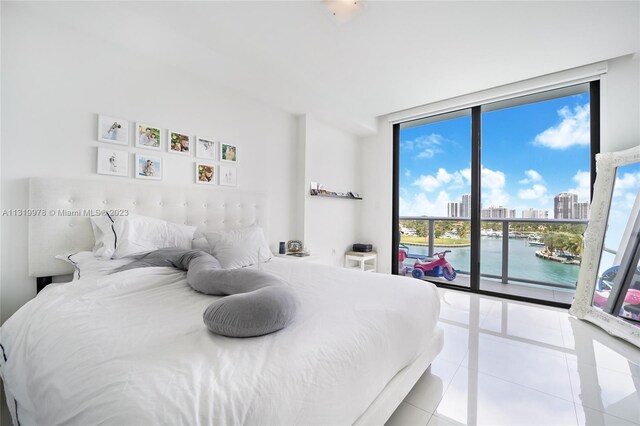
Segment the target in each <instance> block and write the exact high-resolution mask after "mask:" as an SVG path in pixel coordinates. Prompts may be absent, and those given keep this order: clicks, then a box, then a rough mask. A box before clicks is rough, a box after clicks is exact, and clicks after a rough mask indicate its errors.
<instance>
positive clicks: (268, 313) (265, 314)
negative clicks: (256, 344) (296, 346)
mask: <svg viewBox="0 0 640 426" xmlns="http://www.w3.org/2000/svg"><path fill="white" fill-rule="evenodd" d="M134 258H135V259H136V260H135V261H134V262H132V263H130V264H128V265H125V266H123V267H121V268H119V269H118V270H117V271H124V270H127V269H134V268H143V267H151V266H170V267H174V268H178V269H182V270H186V271H187V283H188V284H189V285H190V286H191V287H192V288H193V289H194V290H196V291H198V292H200V293H204V294H210V295H213V296H227V297H222V298H220V299H218V300H216V301H215V302H213V303H212V304H211V305H209V307H208V308H207V309H206V310H205V311H204V314H203V319H204V323H205V324H206V326H207V328H208V329H209V330H210V331H212V332H213V333H216V334H220V335H223V336H227V337H254V336H262V335H265V334H269V333H273V332H275V331H278V330H280V329H282V328H284V327H286V326H287V325H289V324H290V323H291V321H293V319H294V317H295V313H296V311H297V307H298V301H297V299H296V297H295V295H294V293H293V291H292V290H291V288H290V287H289V285H288V284H287V283H286V282H285V281H283V280H282V279H280V278H279V277H276V276H275V275H271V274H267V273H265V272H261V271H257V270H255V269H231V270H226V269H222V268H221V266H220V262H218V260H217V259H216V258H215V257H213V256H211V255H210V254H208V253H205V252H203V251H198V250H177V249H160V250H156V251H153V252H150V253H146V254H143V255H137V256H135V257H134Z"/></svg>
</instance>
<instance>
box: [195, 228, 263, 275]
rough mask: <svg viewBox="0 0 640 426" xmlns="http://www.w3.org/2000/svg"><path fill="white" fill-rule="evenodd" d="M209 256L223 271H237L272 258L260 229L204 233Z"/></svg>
mask: <svg viewBox="0 0 640 426" xmlns="http://www.w3.org/2000/svg"><path fill="white" fill-rule="evenodd" d="M204 236H205V238H206V239H207V241H208V242H209V246H210V249H211V255H212V256H213V257H215V258H216V259H218V261H219V262H220V265H222V267H223V268H225V269H237V268H242V267H245V266H251V265H256V264H258V263H260V262H266V261H268V260H269V259H271V258H272V257H273V254H272V253H271V250H269V245H268V244H267V242H266V241H265V238H264V232H262V228H260V227H257V226H251V227H249V228H243V229H236V230H232V231H220V232H205V234H204Z"/></svg>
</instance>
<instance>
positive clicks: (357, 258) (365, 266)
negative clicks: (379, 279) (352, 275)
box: [344, 251, 378, 272]
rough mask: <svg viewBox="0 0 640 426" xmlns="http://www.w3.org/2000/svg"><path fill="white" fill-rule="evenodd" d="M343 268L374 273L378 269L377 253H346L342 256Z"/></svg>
mask: <svg viewBox="0 0 640 426" xmlns="http://www.w3.org/2000/svg"><path fill="white" fill-rule="evenodd" d="M344 267H345V268H350V269H358V270H360V271H362V272H376V269H377V267H378V253H376V252H375V251H370V252H368V253H362V252H358V251H348V252H347V253H346V254H345V255H344Z"/></svg>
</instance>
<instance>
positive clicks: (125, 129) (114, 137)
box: [98, 115, 129, 145]
mask: <svg viewBox="0 0 640 426" xmlns="http://www.w3.org/2000/svg"><path fill="white" fill-rule="evenodd" d="M98 140H99V141H100V142H108V143H115V144H118V145H129V122H128V121H127V120H123V119H121V118H115V117H110V116H108V115H98Z"/></svg>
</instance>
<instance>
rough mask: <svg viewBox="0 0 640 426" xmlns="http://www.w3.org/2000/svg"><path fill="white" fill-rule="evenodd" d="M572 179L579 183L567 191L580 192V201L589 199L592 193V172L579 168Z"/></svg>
mask: <svg viewBox="0 0 640 426" xmlns="http://www.w3.org/2000/svg"><path fill="white" fill-rule="evenodd" d="M572 180H573V181H574V182H575V183H576V184H577V186H576V187H575V188H570V189H569V190H568V191H567V192H573V193H574V194H578V200H579V201H580V202H585V201H589V194H590V193H591V173H590V172H583V171H582V170H578V172H577V173H576V174H575V175H574V176H573V178H572Z"/></svg>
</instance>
